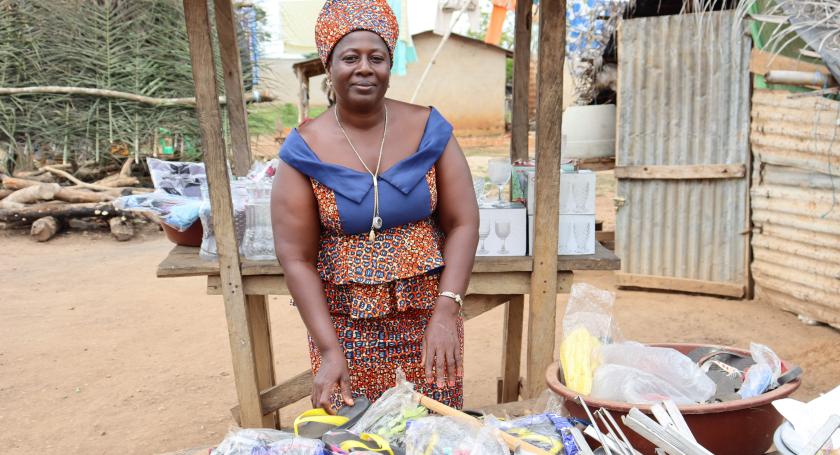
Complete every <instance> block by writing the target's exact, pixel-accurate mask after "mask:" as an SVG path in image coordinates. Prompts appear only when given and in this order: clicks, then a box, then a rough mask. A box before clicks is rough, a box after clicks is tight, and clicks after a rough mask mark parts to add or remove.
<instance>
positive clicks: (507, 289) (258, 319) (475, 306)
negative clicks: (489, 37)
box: [157, 244, 620, 428]
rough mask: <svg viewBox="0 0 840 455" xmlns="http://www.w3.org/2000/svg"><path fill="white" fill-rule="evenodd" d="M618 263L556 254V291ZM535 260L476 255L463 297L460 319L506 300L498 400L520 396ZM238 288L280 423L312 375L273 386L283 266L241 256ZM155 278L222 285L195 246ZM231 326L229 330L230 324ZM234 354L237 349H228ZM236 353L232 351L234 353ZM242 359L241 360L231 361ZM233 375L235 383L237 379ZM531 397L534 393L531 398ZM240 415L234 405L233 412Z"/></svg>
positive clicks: (266, 400)
mask: <svg viewBox="0 0 840 455" xmlns="http://www.w3.org/2000/svg"><path fill="white" fill-rule="evenodd" d="M619 268H620V261H619V260H618V258H617V257H616V256H615V254H614V253H613V252H612V251H609V250H607V249H606V248H604V247H603V246H601V245H600V244H596V250H595V254H592V255H585V256H558V257H557V292H558V293H566V292H569V290H570V288H571V285H572V278H573V272H572V271H574V270H618V269H619ZM532 269H533V258H532V257H530V256H525V257H478V258H476V261H475V266H474V267H473V273H472V277H471V279H470V286H469V289H468V290H467V292H466V296H465V298H464V319H465V320H469V319H472V318H474V317H476V316H479V315H481V314H483V313H485V312H487V311H489V310H491V309H493V308H495V307H497V306H499V305H501V304H505V321H504V327H503V333H502V336H503V349H502V368H501V370H502V375H501V378H500V382H499V393H498V397H497V399H498V401H499V402H511V401H516V400H518V398H519V395H520V354H521V352H522V327H523V322H524V303H525V295H527V294H528V293H529V292H530V290H531V271H532ZM241 271H242V286H243V290H244V293H245V295H246V305H247V309H246V317H247V318H248V321H247V322H248V323H247V326H248V329H249V331H250V332H251V333H250V335H251V339H252V340H253V351H254V352H253V359H254V360H253V368H254V369H255V371H256V375H257V379H258V385H259V388H260V404H261V407H262V411H263V416H264V417H263V425H264V426H266V427H278V428H279V425H280V422H279V417H278V414H277V412H276V411H277V410H278V409H281V408H283V407H285V406H288V405H290V404H292V403H294V402H296V401H298V400H300V399H302V398H305V397H307V396H308V395H309V393H310V391H311V387H312V374H311V373H310V371H309V370H308V369H307V370H305V371H302V372H300V373H298V374H297V375H295V376H294V377H292V378H291V379H289V380H287V381H285V382H284V383H282V384H279V385H277V384H275V380H274V363H273V356H272V352H271V325H270V323H269V316H268V308H267V306H266V302H267V296H268V295H288V294H289V289H288V287H287V285H286V281H285V279H284V277H283V269H282V268H281V267H280V265H279V264H278V263H277V261H248V260H245V259H244V258H243V260H242V265H241ZM157 276H158V277H159V278H172V277H188V276H206V277H207V293H208V294H210V295H221V293H222V283H221V277H220V273H219V264H218V262H216V261H205V260H203V259H201V258H199V256H198V248H194V247H184V246H176V247H175V248H173V249H172V251H170V252H169V255H168V256H167V257H166V259H164V260H163V262H161V263H160V265H159V266H158V269H157ZM228 325H229V327H228V328H229V329H230V328H231V327H230V324H228ZM539 335H540V334H537V333H529V334H528V339H527V340H526V342H527V343H528V344H529V345H530V344H531V343H536V342H538V340H539V338H540V336H539ZM232 352H234V353H236V350H232ZM234 355H236V354H234ZM233 361H234V362H240V361H242V359H233ZM527 362H528V363H526V365H525V366H526V373H527V374H538V375H540V377H542V374H543V373H544V372H543V371H541V369H542V368H544V367H545V366H544V365H535V364H534V362H530V361H529V360H528V361H527ZM235 379H237V381H236V382H237V387H239V381H238V378H235ZM530 398H533V397H530ZM231 411H232V412H233V414H234V417H235V418H237V419H238V418H239V412H238V407H235V408H233V409H232V410H231Z"/></svg>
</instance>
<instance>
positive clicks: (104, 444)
mask: <svg viewBox="0 0 840 455" xmlns="http://www.w3.org/2000/svg"><path fill="white" fill-rule="evenodd" d="M170 248H171V245H170V244H169V243H168V242H167V240H166V239H164V238H163V236H162V235H159V234H156V233H150V234H147V235H144V236H143V237H141V238H138V239H135V240H132V241H130V242H127V243H117V242H116V241H113V240H111V239H110V238H108V237H107V236H106V235H104V234H103V235H99V234H96V235H87V236H85V235H81V234H64V235H61V236H59V237H58V238H56V239H53V240H52V241H50V242H49V243H44V244H39V243H35V242H33V241H30V240H29V239H28V238H26V237H23V236H20V235H3V236H0V249H2V251H5V252H6V256H7V258H8V257H9V256H11V260H8V259H7V260H5V261H3V262H2V263H0V282H2V305H0V428H2V431H0V447H2V450H0V452H3V453H6V454H25V453H32V452H33V451H38V452H39V453H45V454H46V453H85V454H99V453H111V452H114V451H115V450H118V451H119V452H121V453H126V454H150V453H161V452H166V451H172V450H177V449H183V448H188V447H194V446H201V445H204V446H207V445H211V444H213V443H215V442H218V441H220V440H221V439H222V438H223V437H224V435H225V433H226V431H227V430H228V429H229V428H230V426H231V424H232V419H231V417H230V413H229V409H230V407H231V406H232V405H233V404H234V401H235V392H234V385H233V377H232V375H231V365H230V353H229V352H230V351H229V349H228V338H227V333H226V329H225V317H224V309H223V306H222V302H221V297H218V296H207V295H204V281H203V280H202V279H201V278H176V279H157V278H155V268H156V266H157V264H158V262H159V261H160V260H161V259H162V258H163V257H164V256H165V255H166V253H167V252H168V251H169V249H170ZM575 280H576V281H577V282H588V283H592V284H595V285H597V286H600V287H604V288H609V289H614V285H613V278H612V274H611V273H609V272H588V273H578V274H577V275H576V276H575ZM617 295H618V299H617V304H616V317H617V319H618V321H619V323H620V327H621V331H622V332H623V334H624V336H625V337H626V338H629V339H635V340H639V341H687V342H708V343H720V344H725V345H733V346H747V345H748V343H749V342H750V341H758V342H761V343H766V344H768V345H769V346H771V347H773V348H774V349H776V350H777V352H778V353H779V354H780V355H781V356H783V358H785V359H787V360H790V361H793V362H796V363H798V364H800V365H802V367H803V368H804V369H805V372H806V373H805V376H804V384H803V386H802V388H801V389H800V390H799V391H798V392H797V394H796V396H797V397H798V398H800V399H810V398H813V397H815V396H816V395H817V394H818V393H820V392H823V391H827V390H829V389H830V388H832V387H834V386H835V385H837V382H838V378H840V350H838V349H837V346H838V345H840V333H838V332H837V331H836V330H833V329H830V328H827V327H811V326H807V325H804V324H802V323H800V322H799V321H798V320H797V319H796V317H795V316H793V315H791V314H788V313H785V312H782V311H779V310H776V309H774V308H771V307H768V306H765V305H762V304H761V303H760V302H742V301H734V300H724V299H716V298H711V297H702V296H687V295H678V294H667V293H650V292H638V291H618V292H617ZM558 302H559V303H560V306H558V314H559V315H560V316H562V314H563V304H564V302H565V296H561V297H560V298H559V299H558ZM270 311H271V318H272V327H273V333H274V334H275V336H274V340H273V343H274V350H275V351H274V352H275V353H276V359H275V368H276V371H277V378H278V379H279V380H283V379H286V378H288V377H290V376H292V375H294V374H296V373H298V372H300V371H301V370H303V369H304V368H306V367H307V365H308V357H307V354H306V343H305V332H304V327H303V324H302V323H301V321H300V318H299V317H298V315H297V314H296V311H295V310H294V308H292V307H290V306H289V305H288V299H287V298H285V297H272V299H271V305H270ZM501 322H502V312H501V310H500V309H497V310H493V311H491V312H488V313H486V314H484V315H482V316H480V317H479V318H476V319H474V320H472V321H470V322H469V323H468V324H467V330H466V337H467V338H466V356H465V357H466V385H465V387H466V405H467V406H468V407H475V406H480V405H485V404H489V403H491V402H492V401H493V400H494V398H495V392H496V377H497V376H498V374H499V371H500V356H501ZM557 322H558V326H559V324H560V317H558V321H557ZM303 409H305V403H298V404H297V405H294V406H292V407H289V408H287V409H285V410H284V411H283V413H282V418H283V420H284V421H285V422H286V423H288V422H290V421H291V419H292V418H293V416H294V415H295V414H297V413H299V412H301V411H302V410H303Z"/></svg>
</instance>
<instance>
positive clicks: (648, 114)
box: [616, 11, 750, 297]
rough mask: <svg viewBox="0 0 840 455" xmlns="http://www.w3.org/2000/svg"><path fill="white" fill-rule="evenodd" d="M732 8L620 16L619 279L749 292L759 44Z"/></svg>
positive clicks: (731, 292) (621, 282)
mask: <svg viewBox="0 0 840 455" xmlns="http://www.w3.org/2000/svg"><path fill="white" fill-rule="evenodd" d="M734 18H735V15H734V14H733V12H731V11H728V12H718V13H708V14H702V15H698V14H690V15H681V16H664V17H651V18H643V19H633V20H627V21H624V22H623V23H622V24H621V27H620V30H619V39H618V42H619V53H618V55H619V101H618V138H617V139H618V144H617V145H618V147H617V148H618V150H617V162H616V165H617V168H616V177H617V178H618V186H617V191H616V194H617V196H618V198H619V202H620V203H619V205H621V204H623V205H621V206H620V207H619V209H618V212H617V216H616V252H617V253H618V256H619V257H620V258H621V273H619V274H618V275H617V281H618V284H619V285H624V286H640V287H651V288H660V289H673V290H682V291H689V292H703V293H710V294H721V295H728V296H732V297H741V296H742V295H744V290H745V288H746V284H747V283H746V282H747V273H746V272H747V251H748V248H747V246H748V231H749V227H748V211H747V204H748V194H747V192H748V186H749V184H748V182H747V178H746V177H745V176H744V174H745V173H746V172H747V170H748V169H749V144H748V139H749V52H750V43H749V39H748V38H747V37H745V36H744V35H743V33H741V32H740V31H739V30H736V29H735V28H734V26H733V24H734ZM716 169H723V171H722V172H724V173H725V172H727V171H728V170H730V169H740V174H738V173H735V174H733V173H729V174H726V175H721V174H718V175H715V170H716ZM738 175H740V176H741V177H738Z"/></svg>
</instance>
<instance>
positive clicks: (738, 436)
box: [545, 343, 801, 455]
mask: <svg viewBox="0 0 840 455" xmlns="http://www.w3.org/2000/svg"><path fill="white" fill-rule="evenodd" d="M651 346H660V347H666V348H674V349H676V350H677V351H680V352H682V353H683V354H688V353H689V352H691V351H693V350H694V349H697V348H701V347H720V348H722V349H725V350H728V351H733V352H737V353H739V354H744V355H747V356H749V355H750V353H749V351H745V350H743V349H737V348H731V347H721V346H716V345H706V344H680V343H657V344H651ZM787 368H788V367H787V365H786V363H785V362H784V361H782V371H783V372H784V371H787ZM545 379H546V382H547V384H548V388H549V389H551V390H552V391H554V392H555V393H557V394H559V395H560V396H562V397H563V398H564V399H565V406H566V409H567V410H568V411H569V414H571V415H572V416H574V417H578V418H581V419H587V416H586V412H584V410H583V408H582V407H581V406H580V405H579V404H578V403H577V402H576V401H574V399H575V398H577V396H578V395H580V394H579V393H577V392H575V391H573V390H571V389H569V388H567V387H566V386H565V385H564V384H563V382H562V371H561V368H560V364H559V362H555V363H553V364H552V365H551V366H550V367H548V370H546V374H545ZM800 384H801V381H800V380H799V379H796V380H795V381H792V382H789V383H787V384H785V385H782V386H781V387H779V388H777V389H775V390H772V391H770V392H767V393H765V394H762V395H759V396H757V397H754V398H749V399H746V400H736V401H729V402H726V403H714V404H698V405H691V406H680V407H679V409H680V412H681V413H682V414H683V417H685V421H686V423H687V424H688V427H689V428H690V429H691V431H692V433H694V437H695V438H696V439H697V442H699V443H700V445H702V446H703V447H705V448H706V449H708V450H709V451H710V452H712V453H714V454H715V455H761V454H763V453H765V452H766V451H767V449H769V448H770V446H771V445H772V444H773V432H774V431H776V428H777V427H778V426H779V425H781V424H782V422H783V421H784V419H783V418H782V416H781V414H779V413H778V412H777V411H776V409H775V408H774V407H773V405H772V404H771V403H772V402H773V401H774V400H778V399H781V398H785V397H787V396H789V395H790V394H792V393H793V392H794V391H796V389H798V388H799V385H800ZM584 399H585V400H586V404H587V405H588V406H589V408H590V410H591V411H594V410H595V409H598V408H604V409H607V410H609V411H610V412H612V414H613V417H615V419H616V420H617V421H618V424H619V425H620V426H621V429H622V431H624V434H625V435H627V438H628V439H629V440H630V443H631V444H632V445H633V447H634V448H635V449H636V450H638V451H639V452H641V453H643V454H646V455H654V446H653V444H651V443H650V442H648V441H647V440H646V439H644V438H642V437H641V436H639V435H638V434H637V433H636V432H635V431H633V430H630V429H628V428H627V427H625V426H624V424H623V423H622V422H621V419H620V418H619V417H620V416H624V415H626V414H627V413H628V412H630V409H631V408H634V407H635V408H638V409H639V410H640V411H642V412H644V413H645V414H648V415H650V416H651V418H653V414H652V413H651V411H650V406H647V405H642V404H639V405H633V404H628V403H622V402H618V401H608V400H596V399H588V398H586V397H584ZM587 420H588V419H587ZM654 420H655V419H654Z"/></svg>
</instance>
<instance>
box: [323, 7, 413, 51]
mask: <svg viewBox="0 0 840 455" xmlns="http://www.w3.org/2000/svg"><path fill="white" fill-rule="evenodd" d="M357 30H367V31H369V32H373V33H376V34H377V35H379V36H380V37H381V38H382V40H383V41H385V45H386V46H388V52H389V53H390V56H391V60H392V61H393V58H394V47H395V46H396V45H397V36H399V26H398V25H397V18H396V17H395V16H394V12H393V11H392V10H391V7H390V6H388V2H387V1H386V0H327V1H326V3H324V7H323V8H321V14H319V15H318V20H317V22H315V44H316V45H317V47H318V56H320V57H321V62H322V63H323V64H324V66H327V60H328V59H329V57H330V53H332V50H333V48H334V47H335V45H336V44H337V43H338V42H339V41H340V40H341V38H344V36H345V35H347V34H348V33H350V32H355V31H357Z"/></svg>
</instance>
